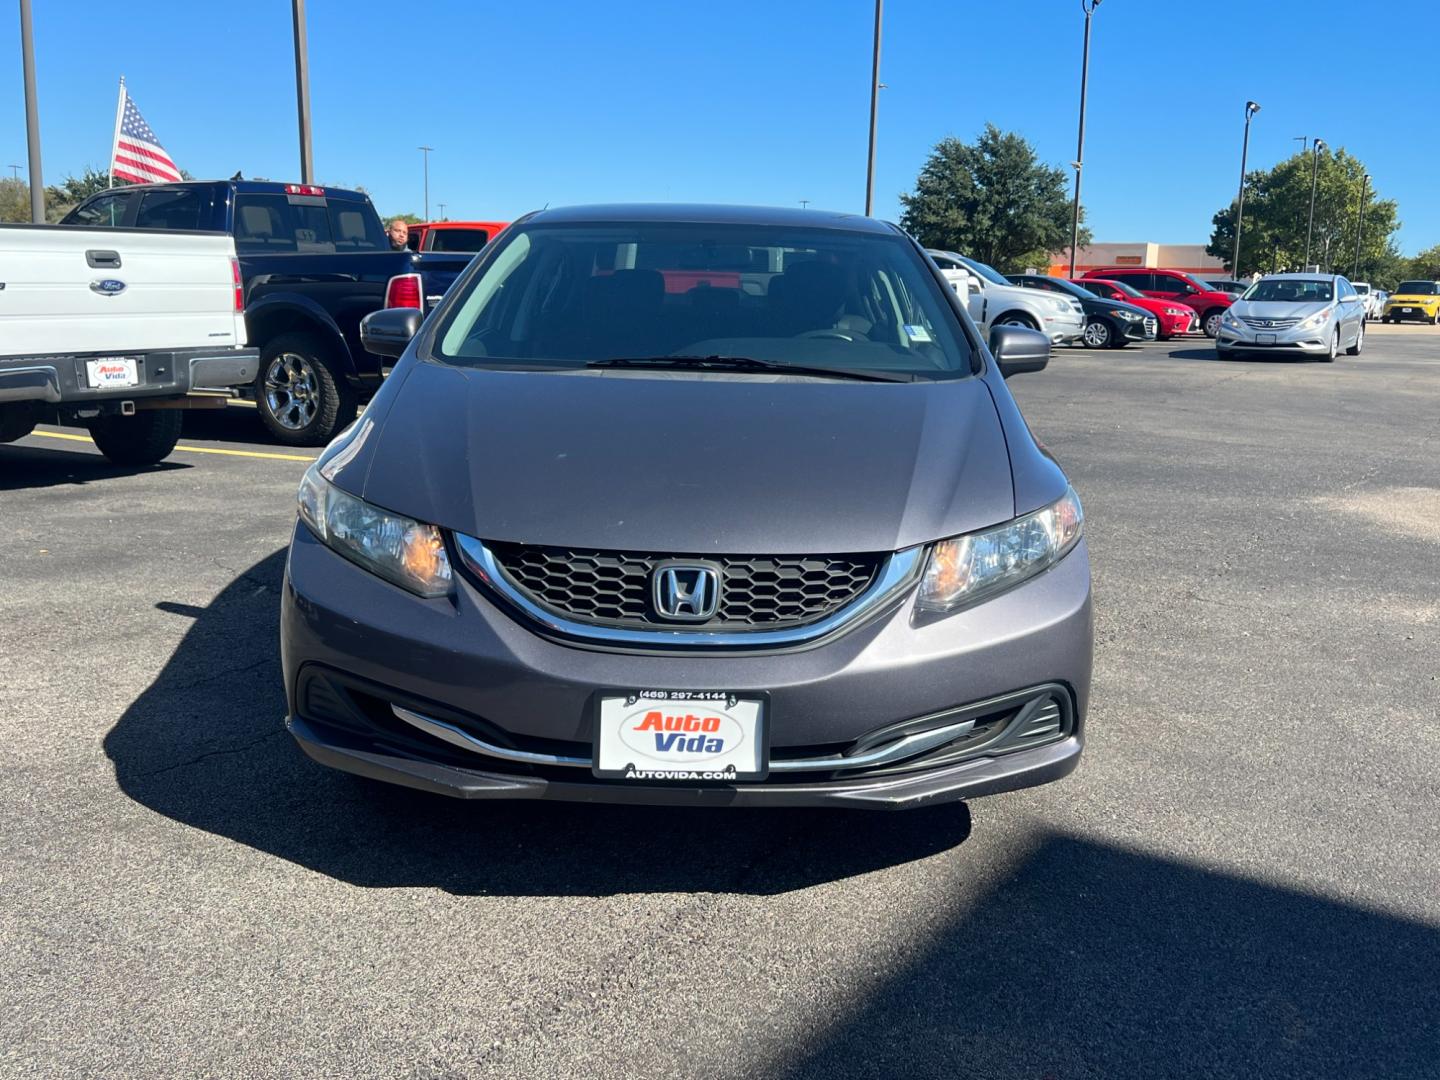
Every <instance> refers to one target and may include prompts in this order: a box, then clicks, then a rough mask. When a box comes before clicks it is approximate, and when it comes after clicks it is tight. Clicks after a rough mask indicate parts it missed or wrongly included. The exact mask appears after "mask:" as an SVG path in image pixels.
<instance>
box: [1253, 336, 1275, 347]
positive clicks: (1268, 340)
mask: <svg viewBox="0 0 1440 1080" xmlns="http://www.w3.org/2000/svg"><path fill="white" fill-rule="evenodd" d="M1255 344H1256V345H1274V344H1275V335H1274V334H1256V335H1255Z"/></svg>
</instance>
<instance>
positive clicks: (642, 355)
mask: <svg viewBox="0 0 1440 1080" xmlns="http://www.w3.org/2000/svg"><path fill="white" fill-rule="evenodd" d="M501 244H502V246H501V247H500V248H499V250H498V251H496V252H494V253H493V254H492V255H491V256H490V257H489V258H488V259H487V260H486V264H485V267H484V269H483V271H482V272H481V273H480V274H479V275H478V276H476V277H473V278H469V279H467V280H465V281H464V282H463V285H462V286H461V288H462V289H463V292H461V293H460V294H459V295H458V296H456V297H455V300H456V301H457V302H456V303H454V304H453V305H452V306H451V307H450V313H449V315H448V317H446V318H445V319H444V321H443V322H442V324H441V326H440V328H439V330H438V332H437V337H436V352H437V354H438V356H439V358H441V359H444V360H449V361H452V362H455V363H463V364H466V365H469V366H477V367H487V366H495V367H504V366H507V365H509V366H514V365H515V364H517V363H518V364H522V365H525V366H535V365H541V366H564V367H572V366H579V365H584V364H593V363H597V362H604V361H611V360H616V359H626V360H637V359H650V358H658V357H685V358H711V359H718V358H727V359H728V358H736V357H740V358H748V359H751V360H758V361H763V362H766V363H771V364H794V365H796V366H806V367H811V368H817V367H818V368H833V369H837V370H844V369H848V370H851V371H878V372H884V373H897V374H898V373H906V374H911V375H914V376H917V377H930V378H955V377H957V376H961V375H968V374H969V373H970V371H971V362H972V358H971V353H970V349H969V346H968V344H967V343H966V339H965V338H964V336H963V331H962V330H961V327H960V322H959V320H958V318H957V317H956V315H955V312H954V310H953V309H952V308H951V307H950V304H949V301H948V299H947V298H946V297H945V295H944V294H943V293H942V292H941V288H940V284H939V283H938V282H937V281H936V280H935V277H934V275H933V273H932V272H931V271H930V270H929V268H928V267H927V266H926V264H925V263H923V262H922V261H921V258H920V255H919V253H918V252H917V251H916V250H915V248H914V247H913V246H912V245H911V244H910V242H909V241H908V240H906V239H905V238H904V237H902V236H898V235H887V234H883V233H861V232H853V231H848V230H836V229H816V228H792V227H788V226H779V225H717V224H691V223H681V222H638V223H618V222H603V223H602V222H596V223H593V224H563V225H562V224H555V225H546V224H544V223H537V224H535V225H531V226H528V227H526V226H517V227H515V228H512V229H511V230H510V232H509V233H508V234H507V238H506V239H505V240H503V241H501Z"/></svg>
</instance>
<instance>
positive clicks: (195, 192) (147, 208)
mask: <svg viewBox="0 0 1440 1080" xmlns="http://www.w3.org/2000/svg"><path fill="white" fill-rule="evenodd" d="M205 202H207V200H205V199H203V198H202V196H201V193H200V190H199V189H197V188H179V189H174V190H169V191H167V190H165V189H164V188H161V189H160V190H158V191H147V192H145V194H144V195H143V196H141V198H140V210H139V212H138V213H137V214H136V215H135V227H136V228H137V229H188V230H191V231H192V232H193V231H194V230H197V229H200V228H203V227H204V226H202V225H201V223H200V222H201V211H202V209H208V207H205V206H204V205H203V204H204V203H205Z"/></svg>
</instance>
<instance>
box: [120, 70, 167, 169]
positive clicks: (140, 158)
mask: <svg viewBox="0 0 1440 1080" xmlns="http://www.w3.org/2000/svg"><path fill="white" fill-rule="evenodd" d="M120 93H121V94H122V95H123V102H124V104H123V106H122V107H121V110H120V129H119V131H117V132H116V133H115V156H114V157H113V158H112V159H111V161H110V173H111V175H112V176H114V177H115V178H116V179H117V180H130V181H133V182H135V183H138V184H154V183H163V182H164V181H167V180H179V179H181V176H180V170H179V169H178V168H176V166H175V162H174V161H172V160H171V159H170V155H169V154H167V153H166V152H165V148H164V147H163V146H161V145H160V140H159V139H157V138H156V137H155V132H153V131H151V130H150V125H149V124H147V123H146V122H145V118H144V117H143V116H141V115H140V110H139V109H137V108H135V102H134V101H132V100H131V98H130V92H129V91H128V90H126V89H125V88H124V87H123V86H122V87H121V88H120Z"/></svg>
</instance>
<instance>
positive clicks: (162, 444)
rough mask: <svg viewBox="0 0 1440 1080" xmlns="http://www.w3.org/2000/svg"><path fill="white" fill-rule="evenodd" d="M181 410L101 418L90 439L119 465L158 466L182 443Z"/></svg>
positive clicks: (92, 423)
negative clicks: (177, 444) (178, 443)
mask: <svg viewBox="0 0 1440 1080" xmlns="http://www.w3.org/2000/svg"><path fill="white" fill-rule="evenodd" d="M183 419H184V417H183V415H182V414H181V412H180V410H179V409H148V410H146V411H144V412H138V413H136V414H135V415H134V416H100V417H96V418H95V419H94V420H91V421H90V425H89V427H90V439H91V441H92V442H94V443H95V446H96V448H97V449H99V451H100V452H101V453H102V454H104V455H105V456H106V457H107V458H109V459H110V460H111V461H113V462H114V463H115V464H116V465H156V464H158V463H159V462H162V461H164V460H165V459H166V458H167V457H169V456H170V451H172V450H174V449H175V444H176V443H177V442H179V441H180V424H181V422H182V420H183Z"/></svg>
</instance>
